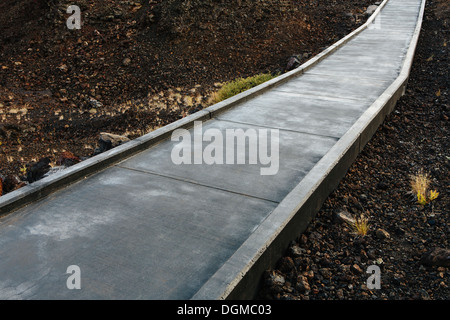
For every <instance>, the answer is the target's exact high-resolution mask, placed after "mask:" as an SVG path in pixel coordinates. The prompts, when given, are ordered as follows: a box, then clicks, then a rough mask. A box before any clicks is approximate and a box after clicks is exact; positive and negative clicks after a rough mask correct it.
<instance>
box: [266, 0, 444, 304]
mask: <svg viewBox="0 0 450 320" xmlns="http://www.w3.org/2000/svg"><path fill="white" fill-rule="evenodd" d="M449 17H450V4H449V2H448V1H446V0H434V1H427V6H426V11H425V17H424V21H423V26H422V33H421V36H420V39H419V44H418V48H417V52H416V56H415V59H414V64H413V67H412V73H411V77H410V81H409V85H408V88H407V91H406V95H405V96H403V97H402V98H401V99H400V100H399V102H398V104H397V106H396V109H395V111H394V112H393V113H392V114H391V115H390V116H388V118H387V119H386V121H385V123H384V124H383V125H382V126H381V127H380V128H379V130H378V131H377V133H376V134H375V136H374V137H373V139H372V140H371V141H370V142H369V143H368V145H367V146H366V147H365V149H364V150H363V152H362V153H361V154H360V156H359V157H358V158H357V160H356V162H355V163H354V164H353V165H352V166H351V168H350V169H349V171H348V173H347V175H346V176H345V178H344V179H343V180H342V182H341V183H340V185H339V187H338V188H337V189H336V190H335V191H334V192H333V193H332V194H331V195H330V197H329V198H328V199H327V200H326V201H325V203H324V205H323V207H322V208H321V210H320V212H319V213H318V214H317V216H316V218H315V219H314V220H313V222H312V224H311V225H310V226H309V227H308V229H307V230H306V232H305V233H303V234H302V235H299V237H298V239H295V240H293V241H292V244H291V245H290V247H289V248H287V250H286V252H285V255H284V257H283V258H281V259H280V260H279V262H278V264H277V266H276V268H275V269H271V270H267V272H266V274H265V275H264V279H263V280H262V287H261V290H260V292H259V298H260V299H280V300H328V299H330V300H448V299H449V298H450V290H449V287H448V286H449V282H448V281H449V280H448V279H449V267H450V247H449V231H450V228H449V210H448V209H449V208H450V204H449V198H448V196H449V183H450V180H449V167H450V163H449V160H450V154H449V140H448V137H449V126H448V120H449V96H448V94H449V93H448V88H449V74H448V66H449V61H448V41H449V22H450V18H449ZM420 170H423V172H426V173H428V174H429V176H430V180H431V185H430V190H436V191H437V192H439V196H438V198H437V199H435V200H434V201H431V202H430V203H428V204H426V205H424V206H423V205H419V204H417V197H415V196H414V194H412V193H411V185H410V176H411V175H413V174H416V173H417V172H419V171H420ZM341 212H347V213H348V214H350V215H351V216H353V217H357V216H359V215H361V214H364V215H365V216H366V217H367V218H369V232H368V234H367V235H366V236H356V235H354V234H352V230H351V229H350V228H349V227H348V225H347V224H346V223H345V222H343V221H342V219H340V218H339V214H340V213H341ZM372 265H375V266H378V267H379V268H380V269H379V271H380V273H379V275H380V278H379V279H380V280H381V283H380V287H379V289H377V288H374V289H372V290H371V289H370V288H369V287H368V284H369V286H371V284H375V285H376V282H372V280H374V278H372V279H371V280H370V281H369V282H368V280H369V277H370V276H371V274H369V273H367V272H366V271H367V270H368V268H369V267H370V266H372ZM369 271H370V270H369ZM372 272H373V271H372ZM402 312H403V311H402Z"/></svg>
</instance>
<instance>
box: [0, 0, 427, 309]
mask: <svg viewBox="0 0 450 320" xmlns="http://www.w3.org/2000/svg"><path fill="white" fill-rule="evenodd" d="M422 2H424V1H421V0H390V1H385V2H383V4H382V6H383V8H382V10H381V11H380V10H379V11H380V12H379V13H378V12H376V14H378V16H377V17H378V18H377V19H375V20H374V23H372V24H370V25H369V24H368V25H366V26H365V27H364V28H361V29H359V30H358V32H356V33H355V34H353V35H351V36H349V37H347V38H346V39H345V41H343V42H341V43H338V44H337V45H335V46H333V47H331V48H330V49H329V50H328V52H325V53H324V54H323V55H321V56H319V57H317V58H316V59H315V60H312V61H311V62H309V64H307V65H305V66H303V67H302V68H300V69H299V70H294V71H293V72H291V73H289V74H286V75H283V76H282V77H280V78H279V79H276V80H273V81H271V82H269V83H266V84H264V85H263V86H261V87H259V88H256V89H254V90H251V91H250V92H247V93H244V94H241V95H239V96H238V97H235V98H232V99H230V100H228V101H226V102H223V103H220V104H218V105H215V106H212V107H211V108H208V109H207V110H204V111H201V112H200V113H198V114H196V115H193V116H191V117H189V118H188V119H185V120H183V121H182V122H180V125H177V124H174V125H173V126H168V127H167V128H163V129H162V130H161V131H159V132H156V133H152V134H150V135H149V136H146V137H142V138H140V139H137V140H136V141H133V142H130V143H129V144H128V146H126V145H125V146H123V147H119V148H117V150H116V149H115V150H113V151H111V152H109V153H107V154H105V155H100V156H98V157H96V158H95V159H90V160H88V161H87V162H86V163H84V164H83V163H82V164H80V165H78V167H77V166H76V167H75V168H70V169H69V171H68V172H66V173H65V174H63V176H61V177H60V176H56V177H52V176H51V177H49V178H46V179H45V181H39V182H37V183H36V184H35V185H34V186H29V187H26V188H24V190H19V191H16V192H14V193H12V194H8V195H6V196H4V197H1V198H0V207H1V206H3V208H4V210H3V214H4V216H3V217H2V218H1V219H0V298H1V299H165V300H170V299H177V300H178V299H221V298H248V297H251V296H252V295H253V294H254V293H255V291H256V285H257V284H258V281H259V279H260V275H261V272H262V271H263V270H264V269H265V268H267V267H269V266H270V264H273V263H274V262H275V261H276V259H277V258H278V257H279V256H280V255H281V254H282V253H283V250H284V248H285V246H286V245H287V243H288V242H289V241H290V239H293V238H295V237H296V236H298V234H299V233H300V232H302V230H304V228H305V227H306V225H307V224H308V222H309V221H310V219H311V218H312V217H313V216H314V214H315V213H316V212H317V210H318V209H319V208H320V205H321V203H322V201H323V200H324V199H325V198H326V196H327V195H328V194H329V192H331V191H332V190H333V188H334V187H335V186H336V184H337V183H338V182H339V179H340V178H341V177H342V176H343V175H344V174H345V171H346V169H347V168H348V166H349V165H350V164H351V162H352V161H353V159H354V158H355V157H356V155H357V154H358V152H359V151H360V150H361V148H362V147H363V145H364V144H365V142H367V140H368V139H369V138H370V136H371V135H372V134H373V132H374V131H375V130H376V127H377V126H378V125H379V123H380V122H381V121H382V119H383V117H384V116H385V114H386V113H388V112H389V111H390V110H391V109H392V107H393V104H395V101H396V99H398V97H399V96H400V95H401V91H402V90H404V85H405V83H406V80H407V76H406V78H405V72H406V73H409V66H410V63H411V61H412V55H413V53H414V48H415V43H416V41H417V37H418V31H419V30H420V23H421V19H422V14H423V5H424V3H422ZM344 42H345V43H344ZM402 77H403V78H402ZM194 120H198V121H202V123H201V125H202V131H201V132H202V133H205V132H208V130H209V132H214V133H216V134H219V133H221V134H222V135H223V137H226V130H230V129H241V130H243V131H244V132H247V133H252V132H253V133H255V132H256V133H261V132H262V129H267V130H268V132H270V133H271V134H269V136H268V138H269V137H270V138H272V142H271V144H270V147H273V146H275V145H277V146H279V163H278V166H277V169H278V171H277V173H276V174H275V175H261V168H266V167H268V166H269V165H268V164H267V163H266V164H262V163H261V162H258V163H257V164H249V163H250V158H249V154H248V152H245V150H247V149H248V148H249V147H250V146H249V142H247V143H246V144H245V145H246V147H247V149H243V150H244V152H245V160H246V161H245V164H230V163H229V162H228V163H229V164H215V165H207V164H196V165H194V164H192V165H186V164H182V165H176V164H174V161H173V157H172V152H173V150H177V149H176V148H177V146H178V147H179V146H180V142H179V141H172V140H171V139H170V137H171V134H172V132H173V130H174V129H177V128H184V127H185V128H189V127H190V129H189V133H191V136H192V145H191V141H189V143H188V144H187V145H184V146H186V147H188V146H191V147H192V154H193V155H195V153H196V152H198V151H199V148H200V152H201V151H202V150H203V148H205V147H207V146H208V145H210V143H211V142H205V141H203V144H202V145H197V146H195V144H194V142H195V141H196V140H195V139H197V138H198V135H195V132H196V131H195V130H199V127H196V128H192V125H193V121H194ZM252 129H253V130H252ZM274 129H277V130H279V131H278V132H279V136H278V137H277V136H276V135H275V131H270V130H274ZM180 133H182V132H180ZM184 133H186V132H184ZM155 137H159V139H157V138H155ZM253 138H254V136H253ZM259 138H260V139H261V136H259ZM155 139H157V140H155ZM149 141H150V142H149ZM151 141H154V142H155V143H153V142H151ZM269 141H270V140H269ZM139 146H141V147H140V149H138V147H139ZM147 146H148V147H147ZM242 146H243V145H236V146H234V147H232V148H234V149H230V147H228V148H227V147H226V145H224V148H223V153H224V158H225V155H226V154H229V153H230V152H232V151H236V152H238V151H239V150H238V149H239V148H240V147H242ZM195 148H197V149H195ZM132 150H134V152H133V155H132V156H130V155H127V153H129V154H131V151H132ZM136 150H139V151H140V152H138V153H137V152H136ZM272 150H274V149H272ZM260 151H261V150H260ZM117 154H122V156H123V159H122V160H121V161H115V162H114V161H112V160H111V161H109V160H108V159H112V158H113V157H115V156H116V155H117ZM236 161H237V160H236ZM110 164H111V165H110ZM272 164H273V165H275V163H272ZM94 167H95V170H94V169H92V172H91V173H90V174H86V176H87V177H86V178H85V179H81V180H79V181H78V182H76V183H74V184H71V185H68V186H65V185H64V184H61V183H59V184H58V181H60V180H61V179H62V177H63V178H64V179H66V180H67V179H69V180H70V178H71V177H72V178H73V179H75V176H76V174H77V172H81V173H79V174H78V176H76V177H77V178H79V176H80V175H82V174H84V173H85V172H87V171H82V170H85V169H86V168H94ZM94 171H96V172H94ZM71 175H72V176H71ZM58 179H60V180H58ZM55 185H57V187H56V186H55ZM47 189H48V190H51V192H50V191H45V190H47ZM54 189H55V190H54ZM47 193H48V195H47V196H46V197H41V195H46V194H47ZM26 199H34V200H33V201H29V200H26ZM25 201H29V202H31V203H30V204H28V205H27V206H25V207H21V206H20V204H24V203H25ZM5 208H13V209H14V212H12V213H8V212H7V211H6V209H5ZM8 210H9V209H8ZM11 210H12V209H11ZM73 265H76V266H78V267H79V271H80V274H79V275H80V277H79V279H80V285H81V289H80V290H77V289H74V290H70V289H69V288H68V287H67V280H68V279H69V277H70V279H69V282H70V283H75V284H76V283H77V280H78V278H76V276H77V275H78V273H77V272H75V273H74V274H73V275H72V274H70V273H67V268H68V267H69V266H73ZM74 279H75V280H74ZM72 280H73V281H72ZM69 286H70V285H69Z"/></svg>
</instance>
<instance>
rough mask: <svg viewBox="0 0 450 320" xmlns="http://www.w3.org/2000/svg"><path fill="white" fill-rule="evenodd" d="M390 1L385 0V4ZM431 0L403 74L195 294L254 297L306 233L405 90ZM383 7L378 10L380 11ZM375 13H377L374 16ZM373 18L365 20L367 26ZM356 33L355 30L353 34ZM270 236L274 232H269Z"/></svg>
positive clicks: (409, 51)
mask: <svg viewBox="0 0 450 320" xmlns="http://www.w3.org/2000/svg"><path fill="white" fill-rule="evenodd" d="M387 2H388V1H384V2H383V4H382V5H380V7H379V8H378V9H381V8H382V7H383V6H384V5H385V4H386V3H387ZM425 3H426V1H425V0H423V1H422V4H421V9H420V13H419V18H418V22H417V25H416V28H415V31H414V34H413V37H412V40H411V43H410V46H409V49H408V52H407V54H406V57H405V59H404V63H403V67H402V68H401V71H400V75H399V76H398V77H397V79H396V80H395V81H394V82H393V83H392V84H391V85H390V86H389V87H388V88H387V89H386V91H385V92H384V93H383V94H382V95H381V96H380V97H379V98H378V99H377V100H376V101H375V102H374V103H373V104H372V105H371V107H370V108H369V109H368V110H367V111H366V112H364V114H363V115H362V116H361V117H360V118H359V119H358V121H357V122H356V123H355V124H354V125H353V126H352V128H351V129H350V130H349V131H348V132H347V133H346V134H345V135H344V136H343V137H342V138H341V139H340V140H339V141H338V142H337V143H336V144H335V145H334V146H333V147H332V149H331V150H330V151H329V152H328V153H327V154H326V155H325V156H324V157H323V158H322V159H321V160H320V161H319V162H318V163H317V165H316V166H315V167H314V168H313V169H312V170H311V171H310V172H309V173H308V174H307V175H306V176H305V177H304V178H303V180H302V181H301V182H300V183H299V184H298V185H297V186H296V187H295V189H294V190H292V192H290V193H289V194H288V195H287V196H286V198H285V199H284V200H283V201H282V202H281V203H280V204H279V205H278V206H277V208H275V210H274V211H273V212H272V213H271V214H270V216H269V217H268V218H267V219H266V220H265V221H264V222H263V223H262V224H261V225H260V226H259V227H258V229H257V230H256V231H255V232H254V233H253V234H252V235H251V236H250V237H249V239H248V240H247V241H245V243H244V244H243V245H242V246H241V247H240V248H239V250H237V251H236V253H235V254H234V255H233V256H232V257H231V258H230V259H229V260H228V261H227V262H226V263H225V264H224V265H223V266H222V268H221V269H220V270H218V271H217V273H216V274H215V275H214V276H213V277H211V278H210V280H209V281H208V282H207V283H206V284H205V285H204V286H203V287H202V288H201V289H200V290H199V291H198V292H197V294H196V295H195V296H194V297H193V299H198V300H204V299H219V300H224V299H229V300H238V299H239V300H240V299H254V298H255V297H256V294H257V292H258V287H259V285H260V281H261V277H262V275H263V273H264V271H265V270H267V269H268V268H271V267H273V266H274V265H275V264H276V262H277V261H278V260H279V259H280V258H281V257H282V255H283V254H284V252H285V250H286V248H287V247H288V245H289V243H290V242H291V241H292V240H293V239H294V238H295V237H297V236H298V235H300V234H301V233H303V232H304V231H305V230H306V228H307V226H308V225H309V223H310V222H311V220H312V219H313V218H314V216H315V215H316V213H317V212H318V211H319V210H320V208H321V206H322V204H323V202H324V201H325V200H326V198H327V197H328V196H329V195H330V194H331V192H332V191H333V190H334V189H335V188H336V187H337V186H338V184H339V182H340V181H341V179H342V178H343V177H344V176H345V174H346V172H347V170H348V168H349V167H350V166H351V164H352V163H353V162H354V160H355V159H356V157H357V156H358V154H359V153H360V152H361V151H362V149H363V148H364V146H365V145H366V144H367V142H368V141H369V140H370V139H371V137H372V136H373V134H374V133H375V132H376V130H377V128H378V127H379V125H380V124H381V123H382V122H383V120H384V118H385V117H386V115H388V114H389V113H390V112H392V111H393V109H394V107H395V104H396V102H397V101H398V99H399V98H400V97H401V96H402V95H403V94H404V93H405V89H406V85H407V82H408V79H409V74H410V70H411V65H412V62H413V59H414V54H415V50H416V46H417V42H418V39H419V35H420V30H421V26H422V18H423V14H424V10H425ZM378 12H379V10H377V12H375V13H374V15H375V14H378ZM371 18H374V16H372V17H371ZM368 23H371V22H370V21H368V22H367V23H366V25H365V27H367V25H368ZM349 36H351V35H349ZM267 235H271V236H270V237H267Z"/></svg>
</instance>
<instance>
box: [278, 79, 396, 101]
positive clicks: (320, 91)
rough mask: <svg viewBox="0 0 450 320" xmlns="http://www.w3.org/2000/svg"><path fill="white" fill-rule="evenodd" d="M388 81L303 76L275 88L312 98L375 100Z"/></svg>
mask: <svg viewBox="0 0 450 320" xmlns="http://www.w3.org/2000/svg"><path fill="white" fill-rule="evenodd" d="M388 83H389V81H385V80H378V79H373V80H371V79H365V78H358V77H357V76H356V75H353V76H348V77H341V76H338V77H332V76H328V75H312V74H304V75H303V76H302V77H300V78H298V79H293V80H291V81H289V82H288V83H286V84H285V85H283V86H282V87H279V88H275V89H274V90H276V91H279V92H291V93H308V94H310V95H314V96H324V97H337V98H348V99H353V98H355V99H357V98H360V97H362V98H364V99H375V98H376V97H378V96H379V95H380V94H381V93H383V91H384V90H385V89H386V88H387V86H388Z"/></svg>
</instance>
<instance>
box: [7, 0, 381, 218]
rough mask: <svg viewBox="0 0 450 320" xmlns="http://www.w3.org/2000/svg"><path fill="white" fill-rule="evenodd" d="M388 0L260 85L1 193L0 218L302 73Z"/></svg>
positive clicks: (338, 45)
mask: <svg viewBox="0 0 450 320" xmlns="http://www.w3.org/2000/svg"><path fill="white" fill-rule="evenodd" d="M388 1H389V0H384V1H383V3H381V4H380V5H379V7H378V8H377V10H376V11H375V12H374V13H373V14H372V15H371V16H370V17H369V18H368V20H367V21H366V22H365V23H364V24H363V25H361V26H360V27H358V28H357V29H355V30H354V31H353V32H351V33H350V34H348V35H347V36H345V37H343V38H342V39H340V40H339V41H337V42H336V43H334V44H332V45H331V46H329V47H328V48H327V49H325V50H324V51H322V52H321V53H319V54H317V55H316V56H314V57H313V58H311V59H310V60H308V61H306V62H305V63H304V64H302V65H301V66H299V67H298V68H296V69H294V70H292V71H289V72H286V73H284V74H282V75H280V76H278V77H276V78H274V79H272V80H269V81H267V82H265V83H263V84H261V85H259V86H256V87H254V88H252V89H249V90H247V91H245V92H242V93H240V94H238V95H235V96H233V97H231V98H228V99H226V100H224V101H221V102H219V103H216V104H214V105H212V106H210V107H208V108H205V109H203V110H201V111H199V112H196V113H194V114H191V115H189V116H187V117H185V118H183V119H180V120H178V121H175V122H173V123H171V124H168V125H166V126H164V127H162V128H159V129H157V130H155V131H152V132H150V133H148V134H146V135H143V136H141V137H139V138H136V139H134V140H132V141H130V142H128V143H125V144H123V145H121V146H118V147H116V148H114V149H112V150H109V151H107V152H104V153H102V154H99V155H97V156H94V157H92V158H89V159H87V160H84V161H82V162H80V163H78V164H76V165H74V166H71V167H69V168H67V169H64V170H62V171H61V172H57V173H54V174H52V175H50V176H48V177H46V178H43V179H41V180H39V181H36V182H33V183H31V184H29V185H26V186H24V187H22V188H20V189H18V190H15V191H12V192H10V193H7V194H6V195H3V196H0V218H2V217H4V216H6V215H9V214H11V213H13V212H14V211H16V210H18V209H20V208H22V207H24V206H27V205H28V204H30V203H32V202H34V201H37V200H39V199H41V198H44V197H46V196H48V195H50V194H52V193H54V192H56V191H58V190H60V189H63V188H65V187H67V186H69V185H71V184H74V183H76V182H79V181H81V180H83V179H85V178H87V177H88V176H91V175H93V174H95V173H97V172H99V171H101V170H104V169H106V168H108V167H110V166H112V165H115V164H117V163H119V162H120V161H123V160H124V159H126V158H128V157H131V156H133V155H135V154H137V153H139V152H141V151H143V150H145V149H147V148H149V147H151V146H154V145H156V144H158V143H160V142H162V141H163V140H165V139H167V138H169V137H170V135H171V133H172V132H173V131H175V130H177V129H189V128H192V127H193V126H194V122H195V121H206V120H209V119H212V118H213V117H214V116H217V115H218V114H220V113H222V112H224V111H226V110H229V109H230V108H232V107H235V106H237V105H239V104H241V103H243V102H245V101H247V100H248V99H251V98H254V97H255V96H257V95H259V94H261V93H263V92H266V91H267V90H269V89H271V88H274V87H275V86H278V85H280V84H282V83H284V82H286V81H288V80H290V79H292V78H294V77H297V76H300V75H302V74H303V73H304V72H306V71H307V70H309V69H310V68H311V67H313V66H314V65H316V64H317V63H319V62H320V61H322V60H323V59H324V58H326V57H327V56H329V55H330V54H332V53H333V52H334V51H336V50H337V49H338V48H340V47H341V46H343V45H344V44H345V43H347V42H348V41H349V40H350V39H351V38H353V37H354V36H356V35H357V34H359V33H360V32H361V31H363V30H364V29H366V28H367V27H368V26H369V25H370V24H371V23H372V22H373V20H374V19H375V18H376V16H377V15H378V13H379V12H380V10H381V9H382V8H383V7H384V5H385V4H386V3H387V2H388Z"/></svg>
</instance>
